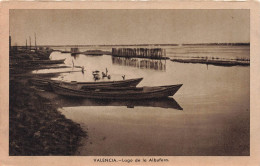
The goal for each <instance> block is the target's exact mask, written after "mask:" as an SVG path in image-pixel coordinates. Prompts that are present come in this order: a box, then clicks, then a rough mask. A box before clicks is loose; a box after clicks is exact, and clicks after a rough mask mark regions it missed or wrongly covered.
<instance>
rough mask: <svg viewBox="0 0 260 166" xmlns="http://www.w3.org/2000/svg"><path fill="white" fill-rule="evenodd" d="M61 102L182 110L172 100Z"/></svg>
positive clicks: (65, 102)
mask: <svg viewBox="0 0 260 166" xmlns="http://www.w3.org/2000/svg"><path fill="white" fill-rule="evenodd" d="M60 97H61V99H62V100H59V101H57V102H61V103H60V104H61V105H62V107H75V106H126V107H127V108H134V107H160V108H171V109H176V110H183V108H182V107H181V106H180V105H179V104H178V103H177V101H176V100H175V99H173V98H170V97H168V98H162V99H150V100H94V99H80V98H69V97H65V96H60Z"/></svg>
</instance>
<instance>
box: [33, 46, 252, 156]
mask: <svg viewBox="0 0 260 166" xmlns="http://www.w3.org/2000/svg"><path fill="white" fill-rule="evenodd" d="M196 49H197V52H196V53H194V54H192V53H190V54H191V55H192V56H193V55H194V56H195V54H196V55H197V54H200V55H202V54H203V55H204V56H205V55H206V56H213V55H212V50H214V51H215V52H214V53H213V54H221V56H223V57H229V58H230V57H231V56H230V54H232V55H233V54H234V55H233V56H232V57H236V56H238V55H239V56H240V57H246V58H249V49H245V48H244V47H243V48H241V49H234V48H224V49H225V51H226V53H225V51H224V52H223V51H222V52H221V51H220V50H219V49H216V48H214V49H208V53H205V48H196ZM196 49H195V50H196ZM201 49H202V50H201ZM171 50H175V53H176V48H168V49H167V52H168V53H169V52H170V51H171ZM193 50H194V49H193ZM203 50H204V51H203ZM210 50H211V51H210ZM221 50H223V49H221ZM227 50H229V51H227ZM230 50H231V51H230ZM241 50H242V51H241ZM169 55H173V54H170V53H169ZM174 55H175V54H174ZM189 56H190V55H189ZM51 58H52V59H63V58H66V61H65V64H66V65H67V66H72V65H73V63H74V66H84V68H85V69H86V71H85V72H84V73H82V72H81V71H79V72H74V73H64V74H62V75H60V76H59V77H57V78H53V79H59V80H64V81H72V80H73V81H93V77H92V71H94V70H99V71H101V72H102V71H103V72H105V69H106V68H107V69H108V73H109V74H110V75H111V80H122V75H125V76H126V79H130V78H137V77H143V78H144V79H143V81H142V82H141V83H140V84H139V85H138V86H158V85H169V84H180V83H181V84H183V86H182V88H181V89H180V90H179V91H178V92H177V93H176V94H175V95H174V99H172V98H169V99H165V100H151V101H138V102H133V101H124V102H119V101H93V100H87V99H83V100H75V99H68V98H61V100H64V102H63V105H62V106H61V108H60V111H61V112H62V113H63V114H64V115H65V116H66V117H67V118H69V119H72V120H73V121H75V122H77V123H80V124H81V125H82V127H83V128H84V129H85V130H86V131H87V132H88V136H89V138H88V139H85V140H83V141H82V144H83V145H82V147H80V148H79V150H78V152H77V154H76V155H91V156H99V155H106V156H108V155H139V156H143V155H149V156H157V155H249V126H250V121H249V114H250V101H249V96H250V95H249V89H250V88H249V85H250V84H249V71H250V70H249V69H250V68H249V67H238V66H237V67H236V66H235V67H219V66H207V65H202V64H182V63H174V62H171V61H169V60H167V61H165V60H163V61H158V60H150V61H149V60H145V59H132V60H129V59H124V58H121V59H113V58H112V57H111V56H109V55H104V56H86V55H78V56H76V57H73V56H71V55H70V54H62V53H59V52H53V53H52V54H51ZM71 70H74V71H76V70H79V69H77V68H74V69H72V68H67V69H58V70H57V69H55V70H54V69H52V70H40V71H36V72H38V73H41V72H54V71H55V72H56V71H71Z"/></svg>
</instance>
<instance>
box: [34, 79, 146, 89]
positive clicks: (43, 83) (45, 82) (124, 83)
mask: <svg viewBox="0 0 260 166" xmlns="http://www.w3.org/2000/svg"><path fill="white" fill-rule="evenodd" d="M142 80H143V78H135V79H127V80H120V81H102V82H101V81H98V82H77V81H71V82H64V81H56V80H49V79H44V78H32V79H31V80H30V82H31V83H32V84H34V85H36V86H40V87H45V88H46V89H48V87H49V83H56V84H63V85H66V86H71V87H77V88H79V89H81V88H83V89H89V88H90V89H93V88H97V87H99V88H100V87H103V88H106V87H110V88H111V87H132V86H136V85H138V84H139V83H140V82H141V81H142Z"/></svg>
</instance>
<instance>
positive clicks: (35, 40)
mask: <svg viewBox="0 0 260 166" xmlns="http://www.w3.org/2000/svg"><path fill="white" fill-rule="evenodd" d="M34 37H35V38H34V40H35V51H37V45H36V33H34Z"/></svg>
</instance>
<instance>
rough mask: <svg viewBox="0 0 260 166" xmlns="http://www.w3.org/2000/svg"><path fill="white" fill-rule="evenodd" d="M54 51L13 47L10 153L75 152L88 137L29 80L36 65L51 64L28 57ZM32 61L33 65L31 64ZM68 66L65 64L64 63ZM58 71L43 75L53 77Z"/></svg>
mask: <svg viewBox="0 0 260 166" xmlns="http://www.w3.org/2000/svg"><path fill="white" fill-rule="evenodd" d="M50 53H51V51H47V50H41V51H34V52H31V51H29V50H13V49H11V51H10V54H9V58H10V78H9V88H10V89H9V92H10V93H9V103H10V104H9V155H10V156H47V155H56V156H57V155H58V156H60V155H62V156H63V155H74V154H75V152H76V150H77V148H78V147H79V146H80V140H81V139H82V138H83V137H87V133H86V132H85V131H83V129H82V128H81V127H80V125H79V124H77V123H75V122H73V121H72V120H69V119H67V118H66V117H65V116H64V115H62V114H61V113H60V112H59V111H58V108H59V106H58V105H57V104H55V103H52V101H51V100H50V99H48V97H44V96H42V95H41V93H40V92H41V91H39V90H37V89H36V88H35V87H34V86H32V85H31V84H30V82H29V81H28V80H29V79H30V78H33V77H35V76H36V75H35V74H33V73H31V71H32V70H34V69H43V68H46V69H48V68H50V66H49V65H39V64H38V65H34V66H33V65H30V64H28V63H26V61H27V62H28V61H31V60H33V59H37V60H42V59H49V55H50ZM28 65H29V66H30V67H28ZM61 67H64V66H61ZM54 75H55V74H52V73H47V74H42V75H41V76H44V77H47V78H50V77H52V76H54Z"/></svg>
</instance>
